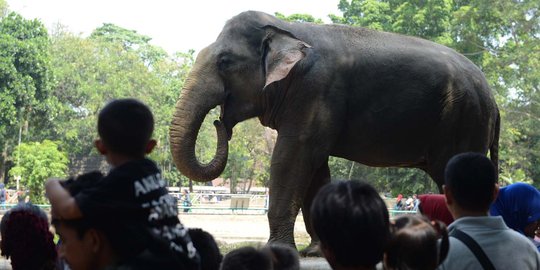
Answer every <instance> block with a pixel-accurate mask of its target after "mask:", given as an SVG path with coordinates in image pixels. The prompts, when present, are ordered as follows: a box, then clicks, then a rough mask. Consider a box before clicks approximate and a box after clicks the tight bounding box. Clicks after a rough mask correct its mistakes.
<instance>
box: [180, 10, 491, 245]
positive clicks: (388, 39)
mask: <svg viewBox="0 0 540 270" xmlns="http://www.w3.org/2000/svg"><path fill="white" fill-rule="evenodd" d="M217 106H220V107H221V114H220V117H219V120H216V121H215V122H214V125H215V128H216V132H217V141H218V142H217V148H216V153H215V156H214V157H213V159H212V160H211V161H210V162H208V163H206V164H202V163H200V162H199V161H198V159H197V157H196V156H195V143H196V138H197V135H198V132H199V129H200V127H201V124H202V122H203V119H204V118H205V116H206V115H207V114H208V112H209V111H210V110H211V109H213V108H215V107H217ZM254 117H258V118H259V120H260V122H261V124H262V125H264V126H267V127H270V128H273V129H275V130H277V133H278V135H277V140H276V145H275V148H274V151H273V153H272V159H271V167H270V181H269V190H270V202H269V209H268V213H267V215H268V220H269V225H270V238H269V242H283V243H286V244H290V245H294V244H295V241H294V235H293V233H294V223H295V219H296V216H297V215H298V214H299V212H300V209H302V214H303V217H304V222H305V226H306V230H307V232H308V233H309V235H310V237H311V244H310V246H309V247H308V253H309V249H313V248H315V247H316V245H317V243H318V238H317V236H316V235H315V233H314V232H313V229H312V226H311V224H310V207H311V204H312V200H313V198H314V196H315V195H316V193H317V191H318V190H319V189H320V188H321V186H323V185H325V184H326V183H329V181H330V179H331V178H330V170H329V167H328V158H329V156H336V157H341V158H345V159H349V160H352V161H356V162H359V163H362V164H365V165H368V166H376V167H404V168H419V169H421V170H423V171H425V172H426V173H427V174H428V175H429V176H430V177H431V178H432V179H433V180H434V181H435V182H436V184H437V185H438V187H439V189H440V188H441V186H442V184H443V182H444V169H445V166H446V163H447V161H448V160H449V159H450V158H451V157H452V156H454V155H455V154H457V153H461V152H479V153H482V154H486V155H487V153H488V151H489V153H490V158H491V160H492V162H493V163H494V164H495V166H497V164H498V143H499V129H500V116H499V110H498V107H497V104H496V102H495V99H494V96H493V94H492V92H491V90H490V88H489V86H488V83H487V81H486V79H485V77H484V75H483V73H482V72H481V70H480V69H479V68H478V67H477V66H475V65H474V64H473V63H472V62H471V61H469V60H468V59H467V58H466V57H464V56H463V55H461V54H459V53H457V52H456V51H454V50H453V49H450V48H448V47H445V46H443V45H439V44H437V43H434V42H431V41H427V40H424V39H421V38H417V37H411V36H405V35H400V34H395V33H388V32H382V31H375V30H371V29H366V28H360V27H351V26H345V25H317V24H310V23H298V22H285V21H282V20H279V19H277V18H276V17H274V16H271V15H269V14H265V13H262V12H257V11H246V12H243V13H240V14H239V15H237V16H235V17H233V18H232V19H230V20H229V21H228V22H227V23H226V24H225V26H224V28H223V30H222V32H221V33H220V34H219V36H218V37H217V39H216V41H215V42H214V43H212V44H210V45H209V46H207V47H206V48H204V49H203V50H201V51H200V53H199V54H198V55H197V57H196V60H195V63H194V65H193V67H192V70H191V71H190V73H189V74H188V77H187V79H186V82H185V84H184V88H183V90H182V92H181V94H180V97H179V99H178V102H177V104H176V107H175V112H174V115H173V119H172V122H171V126H170V145H171V152H172V156H173V159H174V162H175V164H176V166H177V168H178V169H179V171H180V172H181V173H182V174H184V175H186V176H187V177H189V178H191V179H194V180H197V181H209V180H212V179H214V178H216V177H218V176H219V175H220V174H221V173H222V172H223V170H224V168H225V164H226V162H227V155H228V140H230V138H231V136H232V133H233V127H234V126H235V125H236V124H237V123H239V122H241V121H244V120H246V119H249V118H254Z"/></svg>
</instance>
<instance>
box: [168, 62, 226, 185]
mask: <svg viewBox="0 0 540 270" xmlns="http://www.w3.org/2000/svg"><path fill="white" fill-rule="evenodd" d="M194 69H195V68H194ZM196 73H197V71H195V70H194V71H193V72H192V73H191V74H190V75H189V77H188V81H187V82H186V87H185V88H184V89H183V91H182V94H181V98H180V99H179V100H178V102H177V103H176V111H175V113H174V115H173V119H172V123H171V128H170V142H171V151H172V156H173V160H174V162H175V164H176V167H177V168H178V170H180V172H181V173H182V174H184V175H186V176H187V177H189V178H190V179H193V180H196V181H210V180H213V179H215V178H217V177H218V176H219V175H220V174H221V173H222V172H223V170H224V169H225V165H226V164H227V156H228V148H229V146H228V136H227V131H226V129H225V126H224V125H223V123H221V122H220V121H215V122H214V125H215V126H216V131H217V149H216V154H215V156H214V158H213V159H212V160H211V161H210V162H209V163H207V164H201V163H200V162H199V161H198V160H197V157H196V156H195V143H196V140H197V135H198V133H199V129H200V128H201V124H202V122H203V120H204V117H205V116H206V114H208V112H209V111H210V110H211V109H212V108H214V107H216V106H217V105H219V104H221V103H222V102H223V95H224V94H223V93H220V91H219V90H217V91H214V93H211V92H208V91H201V90H203V89H201V88H200V87H198V85H200V84H201V82H195V81H193V80H192V79H193V78H197V77H199V76H197V75H196ZM203 81H205V82H203V84H205V85H207V86H211V85H212V84H211V83H209V82H208V81H206V80H203ZM204 90H212V89H204Z"/></svg>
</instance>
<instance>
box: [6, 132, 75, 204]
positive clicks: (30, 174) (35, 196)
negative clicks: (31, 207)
mask: <svg viewBox="0 0 540 270" xmlns="http://www.w3.org/2000/svg"><path fill="white" fill-rule="evenodd" d="M14 156H15V157H17V159H16V166H15V167H13V168H12V169H11V170H10V171H9V173H10V175H11V176H13V177H16V176H19V177H21V182H20V183H21V184H22V185H23V186H24V187H26V188H27V189H28V190H29V191H30V200H31V201H32V202H33V203H44V202H45V196H44V195H45V189H44V188H43V187H44V184H45V181H46V180H47V179H48V178H51V177H65V176H66V173H67V164H68V159H67V155H66V154H65V153H63V152H62V151H60V150H59V147H58V144H57V143H56V142H53V141H49V140H44V141H43V142H41V143H40V142H29V143H22V144H21V145H19V146H17V147H16V149H15V152H14Z"/></svg>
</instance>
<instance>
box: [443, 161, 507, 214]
mask: <svg viewBox="0 0 540 270" xmlns="http://www.w3.org/2000/svg"><path fill="white" fill-rule="evenodd" d="M444 176H445V177H444V178H445V179H444V193H445V196H446V202H447V204H448V208H449V210H450V211H451V212H452V215H454V218H457V217H456V210H458V211H460V210H461V211H465V212H466V213H483V214H487V211H488V209H489V206H490V205H491V203H492V202H493V200H494V199H495V198H496V197H497V192H498V186H497V177H496V172H495V167H494V166H493V163H492V162H491V160H489V159H488V158H487V157H486V156H484V155H482V154H479V153H462V154H458V155H456V156H454V157H453V158H452V159H450V161H448V164H447V165H446V170H445V175H444Z"/></svg>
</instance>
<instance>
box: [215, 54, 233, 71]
mask: <svg viewBox="0 0 540 270" xmlns="http://www.w3.org/2000/svg"><path fill="white" fill-rule="evenodd" d="M231 64H232V59H231V58H230V57H221V58H220V59H219V61H218V68H219V70H220V71H225V70H227V69H228V68H229V67H230V66H231Z"/></svg>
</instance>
